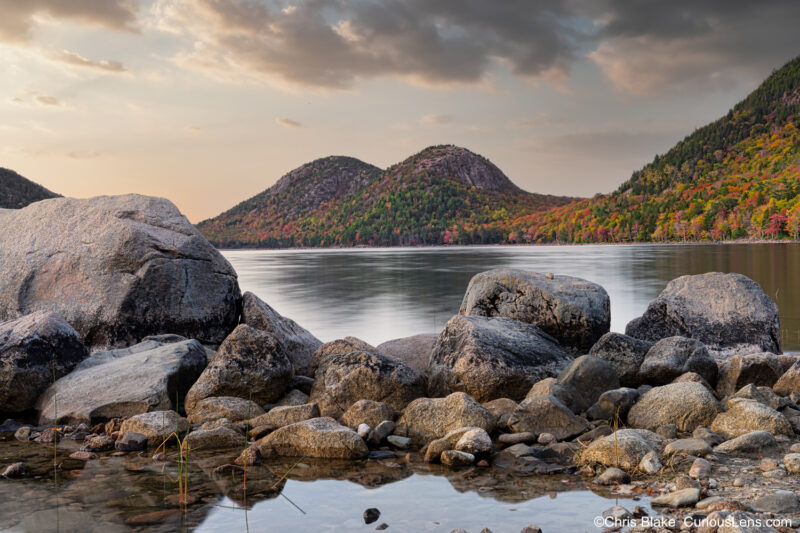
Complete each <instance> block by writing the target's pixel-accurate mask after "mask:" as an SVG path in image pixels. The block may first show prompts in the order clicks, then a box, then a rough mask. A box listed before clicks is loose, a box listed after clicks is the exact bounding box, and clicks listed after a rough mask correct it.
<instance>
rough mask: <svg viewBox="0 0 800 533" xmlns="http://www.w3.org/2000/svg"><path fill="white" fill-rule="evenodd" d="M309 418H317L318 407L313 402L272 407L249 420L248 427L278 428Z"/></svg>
mask: <svg viewBox="0 0 800 533" xmlns="http://www.w3.org/2000/svg"><path fill="white" fill-rule="evenodd" d="M311 418H319V407H317V404H315V403H307V404H303V405H287V406H285V407H273V408H272V409H270V410H269V412H267V413H266V414H263V415H261V416H259V417H256V418H253V419H252V420H250V427H254V428H257V427H260V426H272V427H276V428H280V427H283V426H288V425H290V424H295V423H297V422H302V421H303V420H309V419H311Z"/></svg>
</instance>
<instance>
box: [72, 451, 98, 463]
mask: <svg viewBox="0 0 800 533" xmlns="http://www.w3.org/2000/svg"><path fill="white" fill-rule="evenodd" d="M69 458H70V459H77V460H78V461H91V460H92V459H97V454H96V453H92V452H73V453H71V454H69Z"/></svg>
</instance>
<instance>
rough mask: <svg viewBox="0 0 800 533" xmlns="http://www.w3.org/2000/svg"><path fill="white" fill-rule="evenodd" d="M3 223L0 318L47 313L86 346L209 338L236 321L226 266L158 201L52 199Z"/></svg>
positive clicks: (235, 289)
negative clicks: (164, 337) (164, 336)
mask: <svg viewBox="0 0 800 533" xmlns="http://www.w3.org/2000/svg"><path fill="white" fill-rule="evenodd" d="M3 230H4V231H3V232H2V233H0V320H9V319H13V318H17V317H19V316H21V315H24V314H26V313H30V312H33V311H38V310H46V311H52V312H56V313H58V314H60V315H61V316H63V317H64V319H65V320H66V321H67V322H68V323H70V324H71V325H72V326H73V327H74V328H75V329H76V330H77V331H78V333H79V334H80V335H81V336H82V337H83V340H84V343H85V344H87V345H89V346H119V345H129V344H132V343H135V342H138V341H139V340H140V339H142V338H143V337H145V336H147V335H155V334H160V333H175V334H179V335H183V336H185V337H187V338H194V339H198V340H200V341H201V342H204V343H208V344H218V343H219V342H221V341H222V339H224V338H225V336H226V335H227V334H228V333H229V332H230V331H231V330H232V329H233V328H234V327H235V326H236V323H237V321H238V318H239V308H240V303H241V294H240V291H239V286H238V283H237V280H236V272H234V270H233V267H231V265H230V263H228V261H227V260H226V259H225V258H224V257H222V255H221V254H220V253H219V252H218V251H217V250H216V249H215V248H214V247H213V246H212V245H211V244H209V242H208V241H206V239H205V238H204V237H203V236H202V235H201V234H200V232H198V231H197V229H195V227H194V226H192V224H190V223H189V221H188V220H187V219H186V218H185V217H184V216H183V215H181V213H180V212H179V211H178V209H177V208H176V207H175V206H174V205H173V204H172V203H171V202H169V201H168V200H164V199H162V198H151V197H147V196H140V195H134V194H129V195H125V196H100V197H95V198H89V199H85V200H78V199H73V198H56V199H52V200H47V201H43V202H36V203H34V204H31V205H29V206H28V207H26V208H24V209H19V210H15V211H12V212H8V213H6V214H4V215H3Z"/></svg>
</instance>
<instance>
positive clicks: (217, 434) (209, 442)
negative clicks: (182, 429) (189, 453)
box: [183, 427, 247, 450]
mask: <svg viewBox="0 0 800 533" xmlns="http://www.w3.org/2000/svg"><path fill="white" fill-rule="evenodd" d="M183 442H184V446H187V447H188V449H189V450H216V449H220V448H241V447H243V446H244V445H245V444H246V443H247V441H246V439H245V437H244V435H242V434H241V433H239V432H238V431H234V430H233V429H230V428H227V427H218V428H214V429H201V430H198V431H192V432H191V433H189V434H188V435H186V437H185V438H184V441H183Z"/></svg>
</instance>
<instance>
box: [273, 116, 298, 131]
mask: <svg viewBox="0 0 800 533" xmlns="http://www.w3.org/2000/svg"><path fill="white" fill-rule="evenodd" d="M275 124H277V125H279V126H283V127H284V128H293V129H296V128H302V127H303V125H302V124H301V123H299V122H297V121H296V120H292V119H290V118H283V117H281V118H276V119H275Z"/></svg>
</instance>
